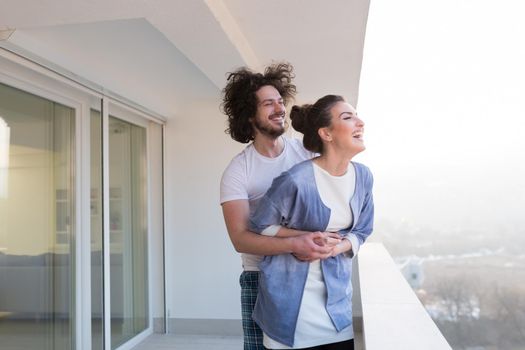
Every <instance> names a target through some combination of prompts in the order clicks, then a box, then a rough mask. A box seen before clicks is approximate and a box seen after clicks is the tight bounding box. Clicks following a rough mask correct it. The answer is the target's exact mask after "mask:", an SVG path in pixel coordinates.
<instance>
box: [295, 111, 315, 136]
mask: <svg viewBox="0 0 525 350" xmlns="http://www.w3.org/2000/svg"><path fill="white" fill-rule="evenodd" d="M311 109H312V105H310V104H306V105H302V106H297V105H295V106H293V107H292V110H291V111H290V119H291V120H292V127H293V128H294V129H295V130H297V131H299V132H300V133H303V134H304V132H305V129H306V128H307V126H306V125H307V120H308V113H309V112H310V110H311Z"/></svg>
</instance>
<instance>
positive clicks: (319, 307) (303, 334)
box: [263, 163, 355, 349]
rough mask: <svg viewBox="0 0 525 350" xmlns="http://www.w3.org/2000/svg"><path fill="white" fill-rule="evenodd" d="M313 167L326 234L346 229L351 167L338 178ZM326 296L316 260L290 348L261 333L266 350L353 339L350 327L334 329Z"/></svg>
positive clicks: (352, 182)
mask: <svg viewBox="0 0 525 350" xmlns="http://www.w3.org/2000/svg"><path fill="white" fill-rule="evenodd" d="M313 167H314V176H315V184H316V186H317V189H318V191H319V196H320V197H321V201H322V202H323V204H324V205H325V206H327V207H328V208H330V220H329V221H328V227H327V228H326V231H332V232H337V231H339V230H341V229H344V228H347V227H348V226H350V225H351V223H352V211H351V210H350V205H349V203H350V198H351V197H352V195H353V194H354V190H355V169H354V166H353V165H352V164H349V167H348V171H347V172H346V174H344V175H342V176H333V175H330V174H329V173H328V172H327V171H326V170H324V169H322V168H321V167H319V166H318V165H316V164H315V163H314V165H313ZM326 295H327V291H326V285H325V283H324V278H323V272H322V269H321V262H320V260H316V261H312V262H311V263H310V267H309V269H308V276H307V278H306V284H305V286H304V292H303V298H302V300H301V307H300V309H299V316H298V317H297V326H296V328H295V341H294V347H293V348H291V347H289V346H286V345H284V344H281V343H279V342H277V341H275V340H273V339H272V338H270V337H268V336H267V335H266V334H265V333H264V339H263V344H264V346H265V347H267V348H270V349H300V348H309V347H314V346H318V345H322V344H330V343H337V342H341V341H345V340H348V339H352V338H353V337H354V332H353V328H352V326H348V327H347V328H345V329H343V330H342V331H341V332H337V330H336V329H335V327H334V325H333V323H332V320H331V319H330V315H328V312H327V311H326V298H327V297H326Z"/></svg>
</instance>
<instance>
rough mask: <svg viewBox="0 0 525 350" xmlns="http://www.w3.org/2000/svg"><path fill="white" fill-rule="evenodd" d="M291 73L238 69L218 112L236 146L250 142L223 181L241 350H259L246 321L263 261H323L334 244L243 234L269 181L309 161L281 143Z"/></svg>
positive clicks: (279, 68) (305, 237)
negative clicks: (283, 257) (237, 270)
mask: <svg viewBox="0 0 525 350" xmlns="http://www.w3.org/2000/svg"><path fill="white" fill-rule="evenodd" d="M293 77H294V75H293V67H292V66H291V65H289V64H286V63H280V64H275V65H272V66H269V67H267V68H266V69H265V71H264V74H261V73H254V72H252V71H250V70H249V69H246V68H240V69H238V70H236V71H235V72H233V73H230V74H229V76H228V83H227V85H226V87H225V88H224V90H223V94H224V98H223V104H222V108H223V111H224V113H225V114H226V115H227V116H228V123H229V127H228V129H227V132H228V133H229V134H230V136H231V137H232V138H233V139H234V140H236V141H238V142H241V143H248V142H250V141H252V142H251V143H250V144H249V145H248V146H247V147H246V148H245V149H244V150H243V151H242V152H241V153H239V154H238V155H237V156H235V157H234V158H233V159H232V161H231V162H230V164H229V165H228V167H227V168H226V170H225V171H224V174H223V176H222V180H221V199H220V201H221V205H222V210H223V215H224V221H225V223H226V228H227V230H228V234H229V236H230V239H231V241H232V243H233V245H234V247H235V250H236V251H238V252H240V253H242V263H243V270H244V272H243V273H242V274H241V277H240V284H241V307H242V322H243V331H244V349H245V350H255V349H256V350H262V349H263V339H262V332H261V330H260V329H259V327H258V326H257V324H255V322H254V321H253V320H252V318H251V314H252V311H253V307H254V305H255V300H256V298H257V286H258V271H259V269H258V264H259V262H260V261H261V259H262V256H263V255H277V254H285V253H293V254H294V255H295V256H296V257H298V258H300V259H301V260H316V259H325V258H327V257H329V256H331V254H332V250H333V244H326V243H323V242H326V237H327V234H326V233H323V232H300V231H295V232H294V230H290V229H287V228H283V227H276V228H275V229H276V230H285V231H289V232H286V236H287V237H285V238H280V237H271V236H263V235H258V234H255V233H253V232H250V231H248V229H247V227H248V218H249V215H250V213H253V211H254V210H255V208H256V205H257V202H258V200H259V199H260V198H261V197H262V196H263V195H264V193H265V192H266V190H267V189H268V188H269V187H270V185H271V183H272V180H273V179H274V178H275V177H277V176H278V175H280V174H281V173H282V172H283V171H285V170H288V169H289V168H291V167H292V166H293V165H295V164H296V163H299V162H301V161H303V160H306V159H309V158H311V157H313V156H314V154H313V153H311V152H309V151H307V150H305V149H304V148H303V146H302V144H301V142H300V141H299V140H296V139H289V138H286V137H283V136H282V135H283V133H284V131H285V113H286V109H285V105H286V104H287V103H288V102H290V100H292V99H293V97H294V96H295V92H296V88H295V85H293V84H292V79H293Z"/></svg>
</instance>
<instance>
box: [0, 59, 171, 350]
mask: <svg viewBox="0 0 525 350" xmlns="http://www.w3.org/2000/svg"><path fill="white" fill-rule="evenodd" d="M0 63H1V64H2V65H0V349H2V350H22V349H24V350H32V349H38V350H71V349H90V350H110V349H117V348H119V347H121V346H123V345H124V347H128V346H129V343H128V341H130V340H132V339H133V342H135V341H137V340H138V339H142V338H143V337H145V336H146V335H147V333H148V332H151V331H152V325H151V323H152V322H151V307H150V301H149V300H150V298H149V294H150V276H149V273H148V269H149V268H150V267H149V265H148V261H149V260H148V252H149V243H148V242H149V241H150V240H151V237H152V235H151V232H149V230H150V227H151V226H150V225H151V223H150V219H149V217H148V208H149V207H150V203H149V202H148V201H153V202H154V203H155V205H154V206H152V207H154V208H157V212H156V213H154V214H153V215H152V217H153V218H154V220H155V222H156V226H155V227H156V232H157V234H156V237H157V239H158V237H159V236H160V237H161V236H162V227H161V225H159V222H162V204H161V202H162V194H161V193H157V192H158V191H156V192H154V194H153V195H152V194H151V193H150V192H149V187H148V174H149V169H148V167H149V163H148V156H147V154H148V153H147V148H148V147H147V134H148V132H151V129H150V124H154V123H153V122H151V121H148V120H147V119H146V118H145V116H147V115H145V114H142V113H140V112H137V111H136V109H133V108H129V107H126V106H124V105H123V104H120V103H117V102H115V101H114V100H111V99H109V98H107V97H102V96H96V94H95V93H92V91H85V89H84V90H81V89H79V90H76V89H73V88H71V86H69V85H67V84H64V83H63V82H57V81H55V80H53V79H49V78H48V77H42V76H40V75H37V74H34V72H28V71H27V70H25V68H20V67H19V68H13V67H10V68H9V69H12V71H10V70H9V69H7V68H4V67H6V66H7V64H5V63H6V61H5V59H4V58H2V57H0ZM32 79H35V80H38V79H41V80H38V83H35V84H33V83H32ZM43 86H45V88H42V87H43ZM29 91H30V92H29ZM156 127H157V128H158V127H159V125H158V124H156ZM155 142H157V143H156V144H155V147H156V149H157V150H161V149H162V145H161V142H162V141H161V138H159V139H158V140H155ZM155 164H156V165H155V166H156V169H155V171H154V174H159V173H160V172H161V167H162V162H161V161H160V162H158V163H155ZM158 182H159V183H160V182H161V180H159V181H158ZM156 188H157V187H156ZM151 198H154V199H153V200H152V199H151ZM156 256H157V257H158V256H162V247H160V248H157V254H156ZM158 280H159V281H160V282H161V283H162V281H161V279H158ZM157 288H160V289H162V288H163V287H162V285H161V284H158V287H157ZM137 335H139V337H137ZM126 343H128V344H126Z"/></svg>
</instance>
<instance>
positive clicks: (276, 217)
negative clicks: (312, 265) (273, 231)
mask: <svg viewBox="0 0 525 350" xmlns="http://www.w3.org/2000/svg"><path fill="white" fill-rule="evenodd" d="M352 164H353V166H354V168H355V173H356V183H355V191H354V195H353V196H352V198H351V199H350V203H349V205H350V209H351V211H352V214H353V223H352V225H351V226H350V227H348V228H347V229H344V230H341V231H340V232H339V233H340V234H341V235H344V236H347V235H348V236H354V237H353V238H357V240H358V241H359V243H360V244H362V243H364V241H365V240H366V238H367V237H368V236H369V235H370V234H371V233H372V229H373V220H374V202H373V198H372V185H373V178H372V173H371V172H370V170H369V169H368V168H367V167H366V166H364V165H362V164H359V163H355V162H352ZM329 219H330V209H329V208H327V207H326V206H325V205H324V204H323V202H322V201H321V197H320V196H319V192H318V190H317V186H316V182H315V177H314V169H313V165H312V161H311V160H307V161H304V162H301V163H299V164H297V165H295V166H294V167H292V168H291V169H290V170H288V171H285V172H284V173H282V174H281V175H280V176H278V177H276V178H275V179H274V180H273V183H272V186H271V187H270V189H269V190H268V191H267V192H266V194H265V195H264V197H263V198H262V199H261V200H260V202H259V204H258V207H257V209H256V211H255V212H254V213H253V215H252V216H251V217H250V224H249V227H250V230H251V231H254V232H257V233H261V232H262V231H263V230H264V229H265V228H267V227H268V226H270V225H281V226H286V227H289V228H292V229H297V230H304V231H325V229H326V228H327V226H328V221H329ZM259 268H260V277H259V293H258V296H257V302H256V304H255V309H254V311H253V315H252V318H253V320H254V321H255V322H257V324H258V325H259V326H260V327H261V329H262V330H263V331H264V332H265V333H266V334H267V335H268V336H269V337H270V338H272V339H274V340H277V341H278V342H281V343H283V344H285V345H287V346H291V347H293V344H294V335H295V327H296V325H297V317H298V315H299V308H300V306H301V300H302V296H303V291H304V286H305V283H306V278H307V275H308V268H309V262H304V261H300V260H297V259H296V258H295V257H294V256H293V255H292V254H281V255H273V256H265V257H264V260H263V261H262V262H261V263H260V265H259ZM321 268H322V271H323V276H324V280H325V284H326V289H327V292H328V293H327V294H328V296H327V301H326V310H327V312H328V314H329V316H330V318H331V320H332V322H333V324H334V326H335V328H336V329H337V331H341V330H343V329H344V328H346V327H348V326H350V325H351V324H352V285H351V278H352V260H351V258H349V257H348V256H347V255H345V254H339V255H337V256H335V257H331V258H328V259H325V260H322V261H321Z"/></svg>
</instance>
